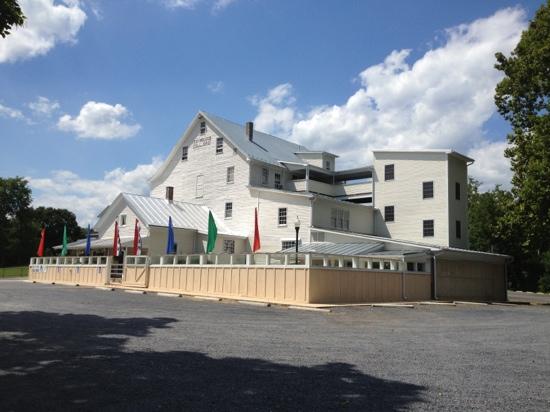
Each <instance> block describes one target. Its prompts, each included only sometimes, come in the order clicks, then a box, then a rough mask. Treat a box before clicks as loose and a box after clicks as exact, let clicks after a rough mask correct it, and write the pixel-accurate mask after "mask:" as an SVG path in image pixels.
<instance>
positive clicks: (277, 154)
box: [200, 111, 318, 166]
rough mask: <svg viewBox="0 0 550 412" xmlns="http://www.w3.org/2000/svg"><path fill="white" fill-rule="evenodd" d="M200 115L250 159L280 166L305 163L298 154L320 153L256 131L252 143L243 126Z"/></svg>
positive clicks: (213, 116) (203, 113)
mask: <svg viewBox="0 0 550 412" xmlns="http://www.w3.org/2000/svg"><path fill="white" fill-rule="evenodd" d="M200 114H202V115H203V116H204V117H205V118H206V119H207V120H209V121H210V122H211V123H212V124H213V125H214V126H215V127H216V128H217V129H218V130H219V131H220V132H221V133H222V134H224V135H225V136H226V137H227V138H228V139H229V140H230V141H231V142H233V144H235V145H236V146H237V147H238V148H239V149H240V150H241V151H242V152H243V153H244V154H245V155H246V156H247V157H248V158H250V159H254V160H258V161H261V162H265V163H270V164H273V165H276V166H280V163H279V161H287V162H297V163H304V161H303V160H302V159H300V158H299V157H298V156H297V155H296V153H307V152H311V153H318V151H310V150H308V149H307V148H306V147H304V146H301V145H298V144H296V143H292V142H289V141H288V140H284V139H281V138H279V137H276V136H272V135H270V134H267V133H262V132H260V131H258V130H254V137H253V139H252V141H250V140H249V139H248V137H247V136H246V133H245V127H244V126H243V125H241V124H238V123H234V122H232V121H230V120H227V119H224V118H222V117H219V116H216V115H214V114H211V113H206V112H202V111H201V112H200Z"/></svg>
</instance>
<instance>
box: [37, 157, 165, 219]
mask: <svg viewBox="0 0 550 412" xmlns="http://www.w3.org/2000/svg"><path fill="white" fill-rule="evenodd" d="M161 164H162V161H161V159H160V158H157V157H155V158H153V159H152V160H151V163H147V164H140V165H138V166H136V167H135V168H134V169H132V170H125V169H122V168H117V169H114V170H110V171H108V172H105V174H104V176H103V179H85V178H82V177H80V176H78V175H77V174H75V173H73V172H71V171H68V170H60V171H55V172H53V173H52V175H51V176H50V177H46V178H32V177H30V178H27V179H28V180H29V184H30V187H31V189H32V191H33V198H34V200H33V205H34V206H49V207H58V208H65V209H69V210H71V211H72V212H74V213H75V214H76V217H77V219H78V223H79V224H80V225H81V226H85V225H87V224H88V223H94V222H95V221H96V220H97V215H98V214H99V212H101V211H102V210H103V209H104V208H105V207H106V206H108V205H109V204H110V203H111V202H112V201H113V199H114V198H115V197H116V196H117V195H118V194H119V193H121V192H128V193H136V194H148V193H149V185H148V180H149V178H150V177H151V176H152V175H153V174H154V173H155V171H156V170H157V169H158V168H159V167H160V165H161Z"/></svg>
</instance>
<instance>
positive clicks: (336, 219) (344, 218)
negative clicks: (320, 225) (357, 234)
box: [330, 208, 349, 230]
mask: <svg viewBox="0 0 550 412" xmlns="http://www.w3.org/2000/svg"><path fill="white" fill-rule="evenodd" d="M330 224H331V226H332V227H333V228H334V229H342V230H349V210H344V209H338V208H332V209H331V210H330Z"/></svg>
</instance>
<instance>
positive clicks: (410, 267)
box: [407, 262, 414, 272]
mask: <svg viewBox="0 0 550 412" xmlns="http://www.w3.org/2000/svg"><path fill="white" fill-rule="evenodd" d="M407 271H408V272H414V262H407Z"/></svg>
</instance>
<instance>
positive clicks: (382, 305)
mask: <svg viewBox="0 0 550 412" xmlns="http://www.w3.org/2000/svg"><path fill="white" fill-rule="evenodd" d="M372 307H373V308H405V309H414V305H407V304H405V305H399V304H397V303H373V305H372Z"/></svg>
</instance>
